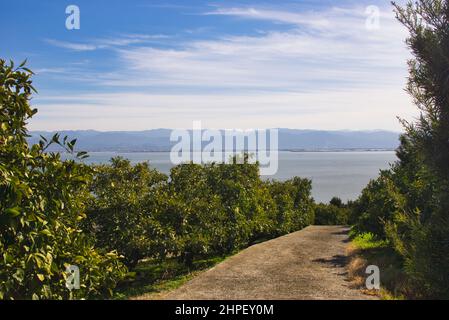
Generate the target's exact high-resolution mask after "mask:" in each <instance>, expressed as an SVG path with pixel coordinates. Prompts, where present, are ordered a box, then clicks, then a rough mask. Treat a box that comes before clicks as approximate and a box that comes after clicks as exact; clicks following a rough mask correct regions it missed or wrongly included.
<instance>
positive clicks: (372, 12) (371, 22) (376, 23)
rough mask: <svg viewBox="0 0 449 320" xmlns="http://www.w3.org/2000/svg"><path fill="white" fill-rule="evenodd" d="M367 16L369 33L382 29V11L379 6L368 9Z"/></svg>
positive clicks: (366, 22) (366, 25)
mask: <svg viewBox="0 0 449 320" xmlns="http://www.w3.org/2000/svg"><path fill="white" fill-rule="evenodd" d="M365 14H366V15H367V18H366V21H365V27H366V29H367V30H369V31H373V30H379V29H380V9H379V7H378V6H368V7H366V10H365Z"/></svg>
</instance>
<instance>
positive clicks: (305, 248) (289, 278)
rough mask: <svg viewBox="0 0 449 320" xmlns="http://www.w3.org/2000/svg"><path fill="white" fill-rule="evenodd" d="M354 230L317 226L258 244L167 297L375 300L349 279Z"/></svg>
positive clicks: (166, 297)
mask: <svg viewBox="0 0 449 320" xmlns="http://www.w3.org/2000/svg"><path fill="white" fill-rule="evenodd" d="M348 231H349V229H348V228H346V227H341V226H311V227H308V228H305V229H304V230H301V231H298V232H295V233H292V234H289V235H286V236H283V237H280V238H277V239H274V240H271V241H268V242H264V243H260V244H257V245H254V246H252V247H249V248H248V249H245V250H243V251H242V252H240V253H239V254H237V255H235V256H233V257H231V258H229V259H227V260H226V261H224V262H222V263H220V264H218V265H217V266H215V267H214V268H212V269H210V270H208V271H206V272H204V273H202V274H200V275H199V276H198V277H196V278H194V279H193V280H191V281H189V282H188V283H186V284H185V285H184V286H182V287H181V288H178V289H177V290H175V291H173V292H171V293H169V294H168V295H167V296H165V299H174V300H176V299H187V300H188V299H236V300H239V299H373V297H371V296H367V295H364V294H363V293H361V292H360V290H358V289H354V288H351V286H350V283H349V282H348V280H347V276H346V262H347V257H346V255H345V249H346V246H347V245H348V242H349V240H348Z"/></svg>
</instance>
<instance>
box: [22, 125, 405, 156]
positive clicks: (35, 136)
mask: <svg viewBox="0 0 449 320" xmlns="http://www.w3.org/2000/svg"><path fill="white" fill-rule="evenodd" d="M58 132H59V133H60V134H61V136H62V137H63V136H65V135H67V136H69V137H70V138H71V139H75V138H76V139H77V143H76V149H77V150H84V151H90V152H95V151H116V152H145V151H170V150H171V147H172V146H173V145H174V144H175V143H176V142H170V133H171V132H172V130H171V129H154V130H146V131H109V132H100V131H94V130H79V131H78V130H77V131H58ZM54 133H55V132H47V131H32V132H30V134H31V137H30V138H29V143H31V144H35V143H37V142H38V141H39V139H40V135H42V136H44V137H46V138H50V137H51V136H52V135H53V134H54ZM190 133H191V131H190ZM203 144H204V145H205V144H207V143H203ZM398 145H399V133H397V132H391V131H382V130H376V131H321V130H298V129H279V150H291V151H332V150H393V149H396V148H397V147H398ZM54 150H56V149H53V151H54Z"/></svg>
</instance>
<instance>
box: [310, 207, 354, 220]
mask: <svg viewBox="0 0 449 320" xmlns="http://www.w3.org/2000/svg"><path fill="white" fill-rule="evenodd" d="M348 216H349V209H347V208H344V207H337V206H335V205H333V204H323V203H320V204H317V205H315V224H317V225H346V224H348Z"/></svg>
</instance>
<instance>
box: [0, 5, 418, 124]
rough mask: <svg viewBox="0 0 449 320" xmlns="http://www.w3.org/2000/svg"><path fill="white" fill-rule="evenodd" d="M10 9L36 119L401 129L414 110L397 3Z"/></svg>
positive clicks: (8, 51)
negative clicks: (71, 11) (72, 12)
mask: <svg viewBox="0 0 449 320" xmlns="http://www.w3.org/2000/svg"><path fill="white" fill-rule="evenodd" d="M71 4H73V5H77V6H78V7H79V9H80V22H81V26H80V29H79V30H68V29H67V28H66V27H65V21H66V18H67V16H68V15H67V14H66V13H65V10H66V7H67V6H68V5H71ZM373 5H374V6H376V7H377V8H378V9H379V19H378V22H379V23H378V24H376V25H375V27H373V28H370V26H372V23H371V24H368V25H367V21H368V23H370V21H372V20H369V19H370V18H372V17H373V15H372V11H370V10H372V8H371V9H367V8H368V7H369V6H373ZM367 10H368V11H367ZM0 21H1V24H2V28H0V36H1V38H2V41H1V43H0V52H1V54H0V56H1V57H2V58H6V59H13V60H15V61H21V60H23V59H25V58H28V61H29V67H30V68H31V69H33V70H34V71H35V72H36V76H35V85H36V87H37V89H38V91H39V94H38V95H36V96H35V97H34V99H33V101H32V104H33V105H34V106H35V107H37V108H38V109H39V113H38V114H37V115H36V116H35V118H34V119H33V120H31V123H30V128H31V129H33V130H63V129H96V130H104V131H106V130H144V129H151V128H161V127H165V128H190V127H191V126H192V122H193V121H198V120H200V121H202V123H203V127H208V128H242V129H243V128H270V127H289V128H303V129H352V130H355V129H366V130H373V129H388V130H400V129H401V127H400V125H399V123H398V121H397V119H396V116H401V117H405V118H410V117H413V116H414V115H416V113H415V109H414V108H413V106H412V103H411V100H410V98H409V97H408V96H407V95H406V93H405V92H404V91H403V88H404V86H405V82H406V76H407V68H406V60H407V59H408V58H409V53H408V51H407V49H406V47H405V44H404V39H405V37H406V35H407V34H406V31H405V30H404V28H402V26H400V25H399V23H397V22H396V21H395V19H394V16H393V13H392V7H391V5H390V4H389V2H388V1H374V0H373V1H347V0H342V1H327V0H325V1H267V2H263V1H213V2H212V1H148V0H147V1H143V0H136V1H118V0H115V1H113V0H109V1H106V0H101V1H99V0H95V1H81V0H78V1H71V2H67V1H51V0H41V1H31V0H29V1H20V2H18V1H17V2H13V1H8V2H4V3H2V10H1V11H0Z"/></svg>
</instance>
